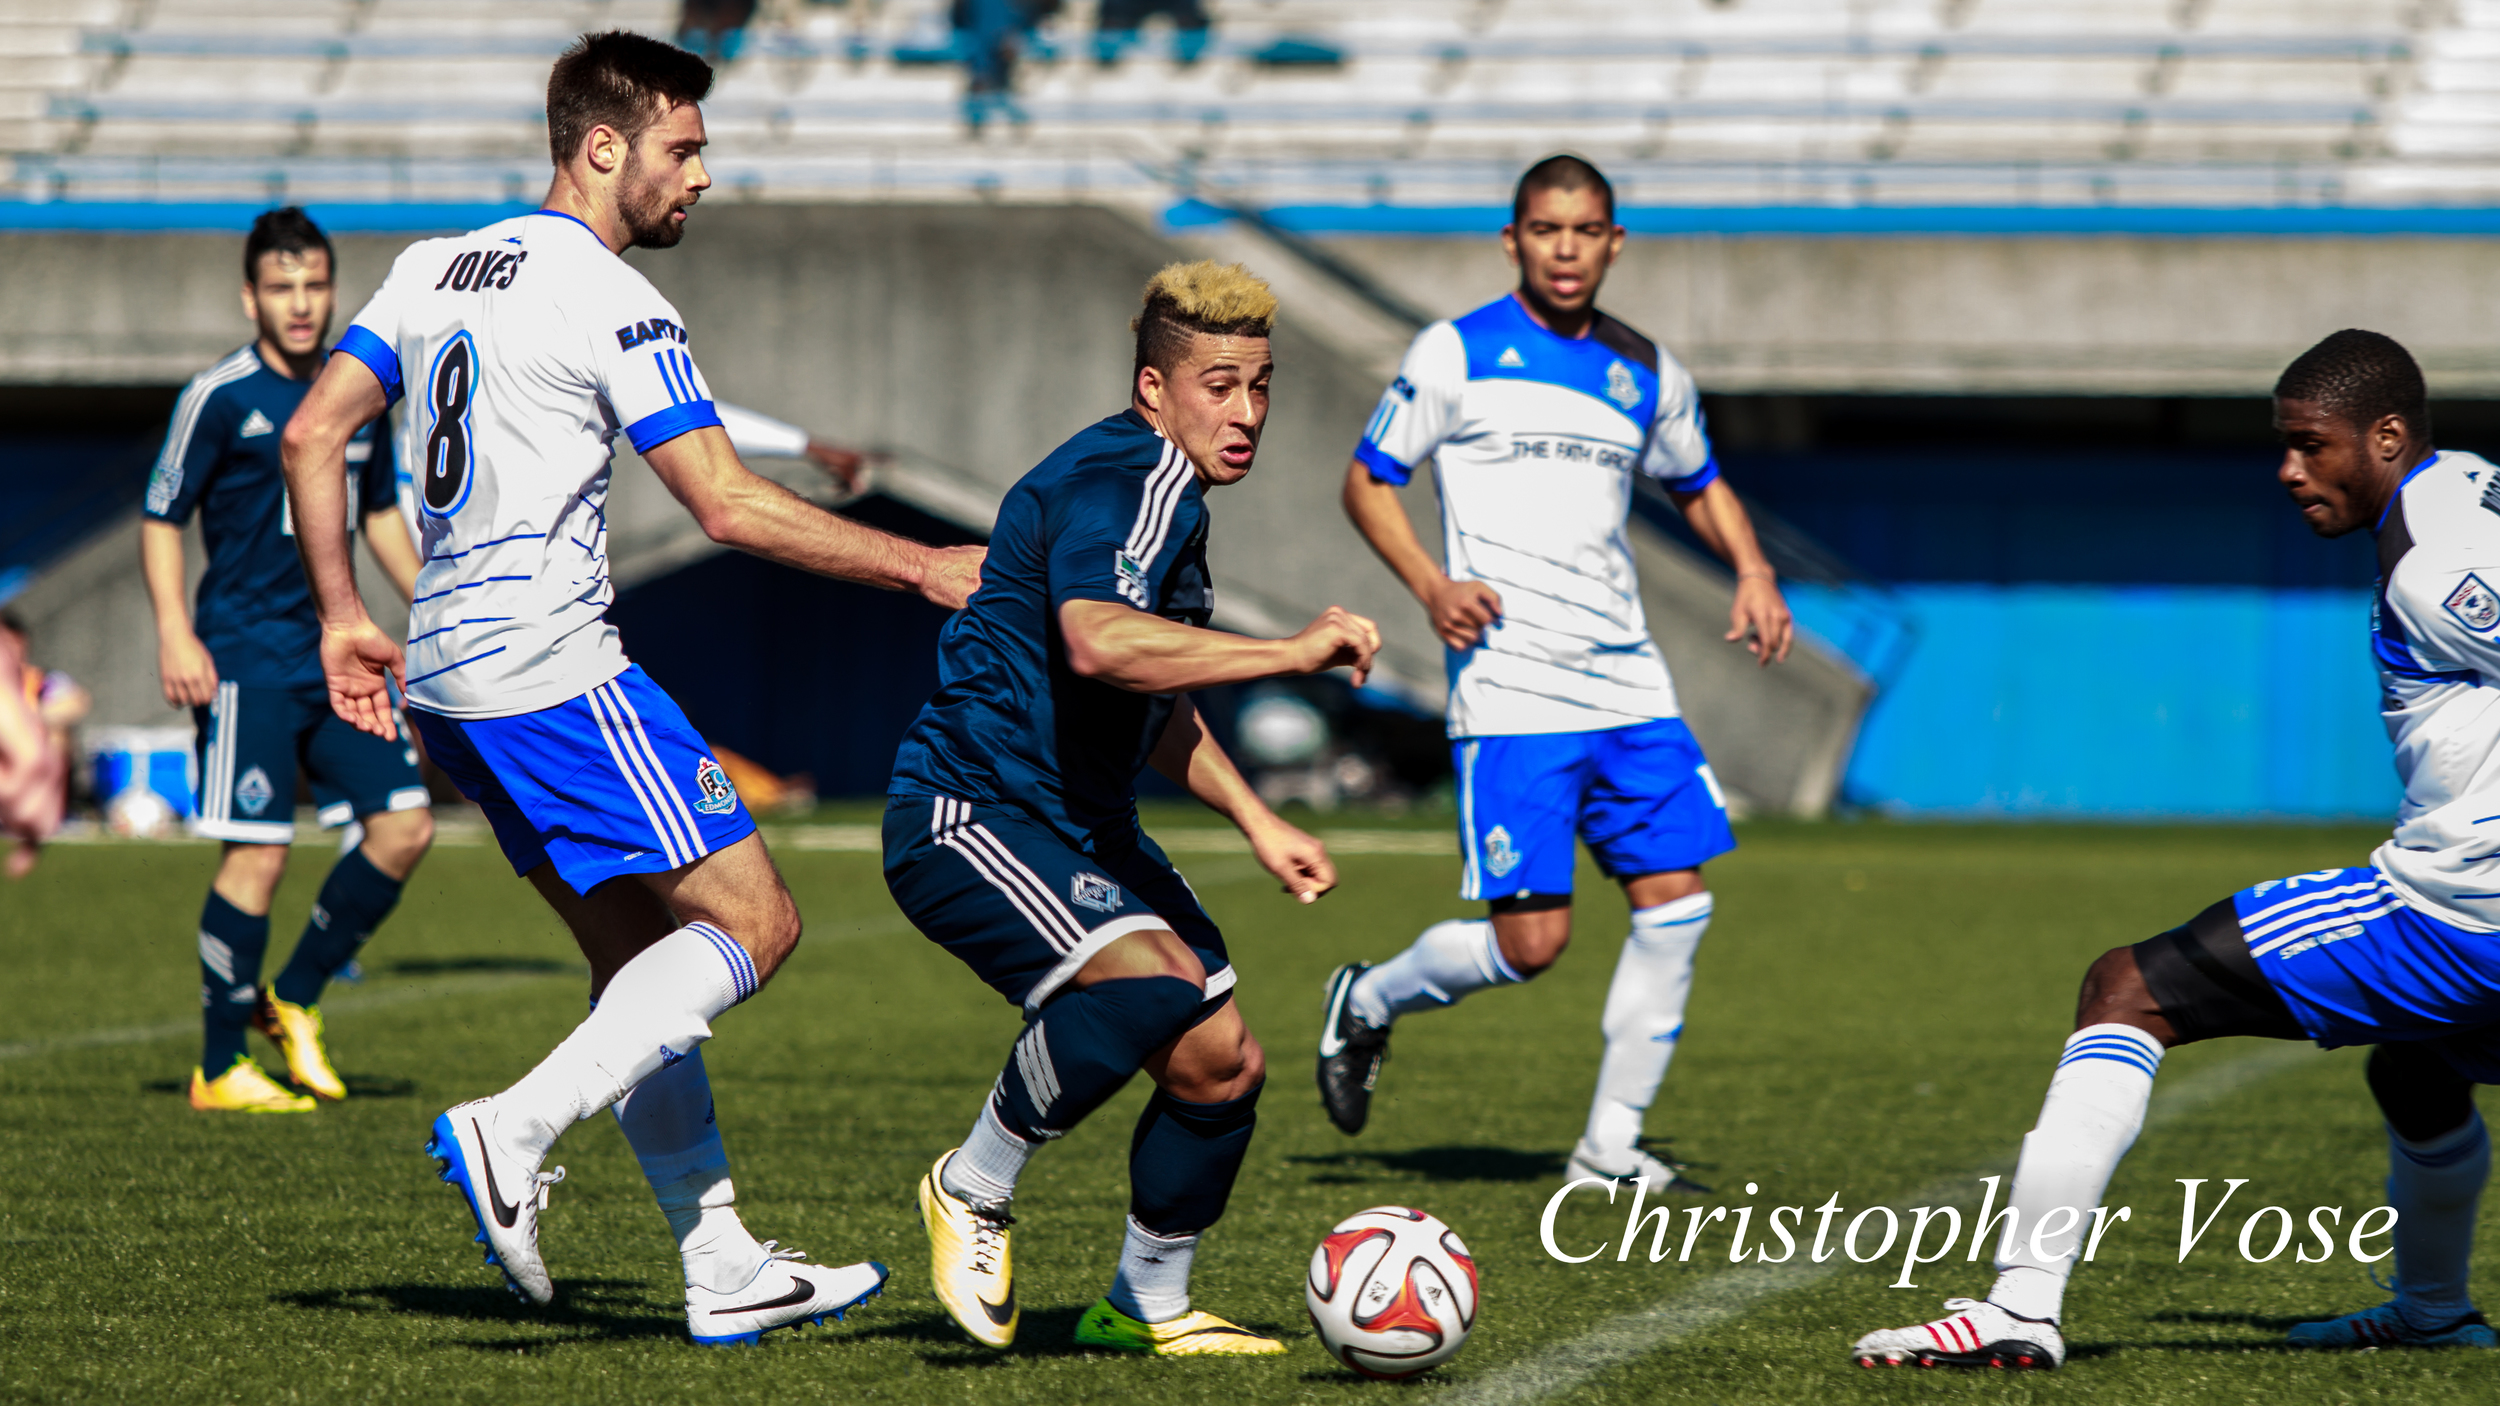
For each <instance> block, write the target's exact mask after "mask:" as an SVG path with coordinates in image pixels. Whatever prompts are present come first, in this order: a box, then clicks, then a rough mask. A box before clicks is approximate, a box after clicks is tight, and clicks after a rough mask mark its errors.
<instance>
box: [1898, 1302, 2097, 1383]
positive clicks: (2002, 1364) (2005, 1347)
mask: <svg viewBox="0 0 2500 1406" xmlns="http://www.w3.org/2000/svg"><path fill="white" fill-rule="evenodd" d="M1944 1312H1945V1316H1944V1317H1942V1318H1938V1319H1936V1320H1934V1321H1932V1322H1928V1323H1916V1324H1912V1325H1911V1326H1909V1327H1907V1328H1884V1329H1880V1330H1878V1331H1876V1332H1872V1333H1869V1334H1867V1335H1866V1336H1865V1337H1862V1338H1860V1339H1858V1341H1857V1345H1856V1346H1854V1347H1852V1348H1850V1349H1849V1360H1850V1361H1852V1362H1855V1363H1857V1364H1858V1365H1859V1366H1861V1367H1900V1366H1904V1365H1907V1366H1914V1367H1995V1368H2000V1369H2008V1370H2012V1371H2019V1372H2046V1371H2050V1370H2052V1369H2054V1368H2056V1367H2057V1366H2058V1365H2059V1364H2061V1363H2063V1362H2064V1361H2065V1360H2066V1339H2065V1337H2064V1335H2062V1334H2060V1333H2059V1332H2058V1331H2057V1324H2056V1323H2055V1322H2053V1321H2051V1320H2049V1319H2045V1318H2021V1317H2017V1316H2015V1315H2014V1314H2011V1313H2008V1312H2006V1311H2005V1310H2004V1309H2002V1308H1999V1307H1997V1306H1996V1305H1995V1304H1992V1303H1989V1302H1988V1301H1987V1300H1985V1299H1946V1300H1945V1301H1944Z"/></svg>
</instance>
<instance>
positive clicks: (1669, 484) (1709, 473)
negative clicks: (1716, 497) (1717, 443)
mask: <svg viewBox="0 0 2500 1406" xmlns="http://www.w3.org/2000/svg"><path fill="white" fill-rule="evenodd" d="M1718 481H1719V461H1718V460H1717V459H1705V460H1703V461H1702V465H1701V467H1700V468H1698V469H1695V470H1693V471H1692V472H1691V473H1689V474H1686V475H1685V476H1684V477H1682V478H1669V479H1660V480H1659V485H1660V486H1661V487H1663V488H1665V489H1666V490H1667V491H1668V492H1669V493H1699V492H1700V491H1702V490H1703V489H1705V488H1708V487H1709V486H1710V485H1712V484H1714V483H1717V482H1718Z"/></svg>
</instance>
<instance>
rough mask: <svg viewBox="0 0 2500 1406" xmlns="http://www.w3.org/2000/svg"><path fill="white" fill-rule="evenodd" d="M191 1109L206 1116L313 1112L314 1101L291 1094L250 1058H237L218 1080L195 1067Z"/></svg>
mask: <svg viewBox="0 0 2500 1406" xmlns="http://www.w3.org/2000/svg"><path fill="white" fill-rule="evenodd" d="M191 1106H192V1107H193V1108H196V1109H198V1110H200V1111H201V1112H202V1113H310V1112H312V1110H313V1101H312V1100H311V1099H309V1098H306V1097H305V1096H304V1095H302V1094H298V1093H289V1092H288V1091H287V1090H286V1088H285V1086H283V1085H281V1084H280V1083H279V1082H278V1081H277V1080H275V1079H272V1078H270V1077H269V1076H268V1075H267V1074H266V1073H264V1072H262V1070H261V1067H260V1066H259V1065H257V1064H254V1063H252V1057H251V1056H250V1055H236V1056H235V1057H234V1063H232V1064H229V1065H227V1066H226V1072H225V1073H223V1074H220V1075H218V1076H217V1077H216V1078H214V1079H211V1078H209V1077H208V1075H207V1074H206V1072H204V1071H203V1070H201V1068H200V1067H199V1066H198V1065H196V1064H195V1065H193V1066H191Z"/></svg>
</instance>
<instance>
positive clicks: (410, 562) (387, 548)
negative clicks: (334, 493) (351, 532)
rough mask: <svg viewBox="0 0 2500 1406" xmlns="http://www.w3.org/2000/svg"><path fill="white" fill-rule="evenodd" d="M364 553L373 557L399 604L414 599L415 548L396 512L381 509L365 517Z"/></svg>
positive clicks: (406, 522)
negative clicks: (391, 587) (395, 593)
mask: <svg viewBox="0 0 2500 1406" xmlns="http://www.w3.org/2000/svg"><path fill="white" fill-rule="evenodd" d="M365 550H366V551H369V552H371V553H373V561H374V564H375V565H377V566H379V567H381V568H382V574H383V575H385V576H388V577H390V578H391V585H392V586H394V587H396V588H397V589H398V591H399V598H400V599H401V600H403V601H414V600H415V599H416V598H417V568H419V567H421V566H423V565H424V563H423V562H421V561H419V560H417V544H416V543H415V542H412V541H410V540H409V538H408V520H407V519H406V518H403V517H401V516H400V515H399V510H398V509H397V508H384V509H381V510H380V511H378V512H370V513H367V514H365Z"/></svg>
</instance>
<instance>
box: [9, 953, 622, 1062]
mask: <svg viewBox="0 0 2500 1406" xmlns="http://www.w3.org/2000/svg"><path fill="white" fill-rule="evenodd" d="M584 975H586V972H585V971H584V970H582V969H572V970H565V971H543V972H500V973H496V974H494V975H481V976H458V977H450V978H446V979H444V980H441V981H428V982H422V983H411V984H409V985H407V986H399V987H394V988H392V989H390V990H387V991H373V992H353V993H350V994H348V995H344V996H340V997H337V998H335V999H333V1000H329V1001H324V1002H322V1010H323V1011H324V1012H325V1013H329V1012H337V1013H347V1012H353V1011H378V1010H383V1009H385V1008H387V1007H391V1006H404V1005H407V1004H409V1003H411V1002H414V1001H431V1000H434V999H436V998H437V997H442V996H475V995H479V994H482V993H484V992H488V991H496V990H501V989H502V988H504V987H507V986H519V985H521V984H522V983H524V982H531V981H544V980H546V979H547V978H549V977H554V976H561V977H567V978H570V979H571V980H574V981H579V980H581V979H582V977H583V976H584ZM199 1033H200V1018H199V1017H198V1016H196V1015H195V1016H192V1017H190V1018H189V1019H187V1020H168V1021H162V1022H160V1023H158V1024H155V1025H125V1026H121V1027H118V1028H116V1029H111V1030H82V1031H79V1032H77V1033H75V1034H70V1035H48V1036H45V1037H44V1038H43V1039H40V1040H20V1041H18V1042H16V1043H15V1044H8V1045H0V1060H11V1059H26V1058H29V1057H31V1056H34V1055H48V1054H61V1053H63V1052H65V1051H69V1050H94V1049H102V1048H104V1047H106V1046H109V1045H144V1044H147V1043H148V1042H149V1041H151V1040H170V1039H173V1038H174V1037H175V1036H177V1035H197V1034H199Z"/></svg>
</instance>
